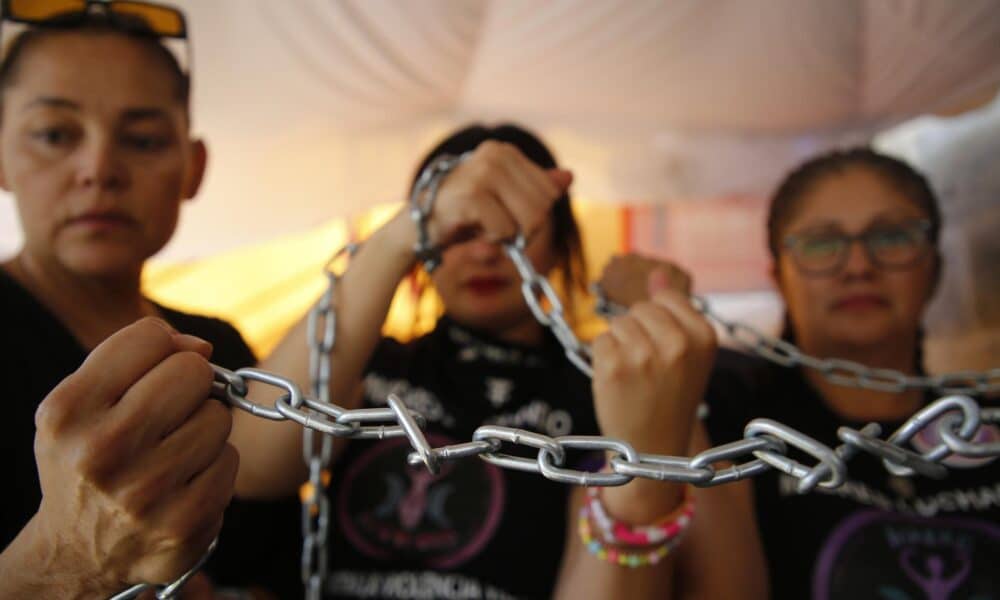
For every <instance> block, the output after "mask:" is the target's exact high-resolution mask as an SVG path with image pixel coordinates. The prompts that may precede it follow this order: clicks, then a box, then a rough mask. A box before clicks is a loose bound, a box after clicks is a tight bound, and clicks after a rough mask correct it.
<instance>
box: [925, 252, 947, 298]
mask: <svg viewBox="0 0 1000 600" xmlns="http://www.w3.org/2000/svg"><path fill="white" fill-rule="evenodd" d="M943 271H944V256H942V254H941V251H940V250H937V249H935V250H934V274H933V275H931V285H930V287H929V288H928V289H927V302H930V301H931V300H932V299H933V298H934V295H935V294H936V293H937V289H938V286H939V285H940V284H941V275H942V272H943Z"/></svg>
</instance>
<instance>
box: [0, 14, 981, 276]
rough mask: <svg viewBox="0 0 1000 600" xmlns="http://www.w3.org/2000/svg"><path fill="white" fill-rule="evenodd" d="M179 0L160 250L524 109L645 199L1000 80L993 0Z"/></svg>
mask: <svg viewBox="0 0 1000 600" xmlns="http://www.w3.org/2000/svg"><path fill="white" fill-rule="evenodd" d="M179 4H181V5H183V6H184V7H185V9H186V10H187V12H188V14H189V20H190V26H191V30H192V43H193V47H194V63H195V88H194V89H195V97H194V105H195V122H196V129H197V131H198V132H199V133H201V134H203V135H204V136H205V137H206V138H207V139H208V141H209V144H210V148H211V152H212V159H211V166H210V171H209V176H208V179H207V181H206V185H205V188H204V189H203V193H202V195H201V196H200V197H199V199H198V200H197V201H196V202H194V203H192V204H191V205H190V206H189V207H188V208H187V210H186V214H185V215H184V218H183V220H182V226H181V229H180V230H179V232H178V235H177V236H176V237H175V240H174V242H173V243H172V244H171V245H170V246H169V247H168V248H167V251H166V256H167V257H169V258H172V259H184V258H191V257H197V256H203V255H207V254H212V253H216V252H219V251H221V250H224V249H228V248H232V247H236V246H239V245H242V244H246V243H251V242H253V243H256V242H260V241H263V240H266V239H271V238H274V237H276V236H278V235H282V234H287V233H290V232H295V231H301V230H304V229H307V228H310V227H314V226H316V225H318V224H320V223H322V222H325V221H327V220H329V219H330V218H334V217H345V216H346V217H350V216H352V215H356V214H359V213H360V212H361V211H362V210H364V209H365V208H367V207H370V206H373V205H375V204H378V203H382V202H388V201H397V200H399V199H401V197H402V195H403V192H404V190H405V189H406V187H407V184H408V179H409V177H410V176H411V175H412V173H411V170H412V168H413V165H414V163H415V162H416V160H417V158H418V157H419V156H420V153H421V152H422V151H424V150H426V148H427V147H428V145H429V144H430V143H432V142H433V141H434V139H435V138H437V137H438V136H440V135H441V134H442V133H444V132H445V131H446V130H447V129H448V128H450V127H452V126H454V125H456V124H460V123H463V122H465V121H469V120H489V121H493V120H514V121H517V122H521V123H524V124H526V125H528V126H530V127H533V128H535V129H536V130H537V131H539V132H540V133H541V134H542V135H543V136H544V137H545V138H546V139H548V140H549V141H550V142H551V144H552V145H553V147H554V148H555V149H556V151H557V153H558V154H559V155H560V158H561V159H562V161H563V162H564V163H565V164H567V165H569V166H570V167H572V168H573V169H574V170H575V171H576V172H577V175H578V177H577V184H576V192H577V193H578V194H580V195H583V196H585V197H588V198H593V199H600V200H607V201H618V202H629V201H635V200H642V201H645V202H655V201H657V200H661V199H665V198H678V197H684V198H688V197H690V198H697V197H708V196H717V195H720V194H726V193H731V192H738V193H761V192H764V191H766V190H767V189H768V188H769V187H770V186H771V185H772V183H773V182H774V180H775V178H776V177H777V176H778V174H780V173H781V172H782V171H783V170H784V169H785V168H786V167H787V166H788V165H790V164H791V163H793V162H795V161H797V160H799V159H800V158H801V157H802V156H804V155H807V154H810V153H813V152H815V151H817V150H818V149H820V148H823V147H827V146H829V145H834V144H841V143H845V142H852V141H861V140H867V139H870V137H871V136H872V135H873V134H874V132H876V131H877V130H879V129H882V128H884V127H886V126H888V125H891V124H894V123H897V122H899V121H901V120H903V119H906V118H909V117H912V116H915V115H918V114H921V113H925V112H930V111H934V110H938V109H942V108H947V107H950V106H953V105H955V104H959V103H962V102H964V101H966V100H968V99H969V98H971V97H976V96H979V95H982V94H984V93H985V92H986V91H987V90H989V89H995V86H996V85H997V84H998V82H1000V0H963V2H941V1H937V0H894V1H889V0H816V1H811V2H801V1H800V0H767V1H758V2H747V1H744V0H716V1H712V2H706V1H704V0H672V1H670V2H662V1H658V0H656V1H654V0H604V1H601V2H591V1H588V0H551V1H548V2H537V1H536V0H468V1H463V0H421V1H419V2H415V1H412V0H284V1H281V2H275V1H273V0H213V1H212V2H204V1H199V0H183V1H181V2H179ZM4 204H5V205H4V206H0V253H2V252H4V251H5V250H6V251H9V250H11V249H12V248H14V247H16V244H17V241H16V240H17V234H16V224H15V218H14V215H13V211H12V210H11V208H10V205H9V201H7V200H5V201H4Z"/></svg>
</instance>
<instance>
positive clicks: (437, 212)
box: [231, 142, 571, 497]
mask: <svg viewBox="0 0 1000 600" xmlns="http://www.w3.org/2000/svg"><path fill="white" fill-rule="evenodd" d="M570 180H571V176H570V175H569V173H568V172H565V171H552V172H550V173H548V174H547V173H546V172H545V171H543V170H542V169H540V168H539V167H537V166H536V165H534V163H531V162H530V161H529V160H528V159H527V158H525V157H524V156H523V155H522V154H521V153H520V152H518V151H517V150H516V148H514V147H513V146H510V145H508V144H502V143H497V142H484V143H483V144H481V145H480V146H479V147H478V148H477V149H476V150H475V152H473V153H472V155H471V156H470V157H469V159H468V160H466V161H465V162H463V163H462V164H461V165H459V166H458V167H456V168H455V170H454V171H453V172H452V173H451V174H449V175H448V176H447V177H446V178H445V179H444V181H443V182H442V184H441V187H440V191H439V193H438V197H437V201H436V203H435V206H434V212H433V214H432V215H431V219H430V222H429V224H428V225H429V226H428V231H429V233H430V237H431V239H432V240H435V242H436V243H437V244H438V245H439V246H440V247H442V248H446V247H447V246H449V245H451V244H453V243H458V242H461V241H462V240H465V239H469V238H470V237H474V236H485V237H487V238H488V239H491V240H500V239H507V238H510V237H511V236H512V235H513V234H514V233H515V232H516V231H517V230H518V229H520V230H521V231H525V232H528V233H530V232H532V231H534V230H535V229H536V228H538V227H539V226H540V225H541V223H542V222H544V220H545V218H546V215H547V214H548V212H549V208H550V207H551V205H552V203H553V202H554V201H555V200H556V199H557V198H558V197H559V195H560V194H561V193H562V191H563V190H564V189H565V188H566V187H567V186H568V185H569V182H570ZM416 239H417V233H416V228H415V226H414V224H413V223H412V221H411V220H410V216H409V212H408V209H407V208H404V209H403V210H402V211H400V212H399V213H398V214H397V215H396V216H395V217H394V218H393V219H392V220H391V221H390V222H389V223H388V224H386V225H385V226H383V227H382V228H381V229H379V230H378V231H377V232H376V233H375V234H374V235H373V236H372V237H371V238H370V239H369V240H368V241H367V242H365V244H364V245H363V246H362V247H361V249H360V250H359V252H358V253H357V255H356V256H354V258H353V259H352V260H351V261H350V265H349V267H348V270H347V272H346V273H345V274H344V276H343V278H342V279H341V281H340V284H339V286H338V290H337V297H336V298H335V299H334V302H335V305H336V307H337V341H336V344H335V348H334V349H333V352H332V354H331V371H330V397H331V398H332V399H333V401H334V402H336V403H337V404H339V405H341V406H344V407H345V408H356V407H357V406H359V405H360V402H361V390H362V387H361V386H362V377H363V374H364V373H363V372H364V368H365V366H366V365H367V363H368V361H369V359H370V358H371V355H372V352H373V351H374V349H375V346H376V344H377V343H378V341H379V340H380V339H381V331H382V323H383V322H384V321H385V317H386V313H387V312H388V310H389V305H390V303H391V301H392V297H393V294H394V293H395V290H396V287H397V285H398V284H399V281H400V279H402V278H403V276H404V275H405V274H406V273H408V272H409V271H410V269H411V268H412V267H413V264H414V260H415V257H414V252H413V246H414V244H415V242H416ZM308 365H309V357H308V347H307V336H306V322H305V319H303V320H302V321H301V322H300V323H299V324H297V325H296V326H295V327H294V328H293V330H292V331H291V333H290V334H289V335H288V336H287V337H286V338H285V339H284V340H283V341H282V343H281V344H280V345H279V346H278V348H277V350H275V352H274V353H273V354H272V355H271V356H270V357H269V358H268V359H267V360H265V361H264V362H263V363H262V365H261V367H262V368H264V369H266V370H268V371H273V372H275V373H280V374H281V375H283V376H286V377H289V378H291V379H293V380H294V381H295V382H296V383H297V384H298V385H299V387H300V388H301V389H303V390H308V389H309V385H310V384H309V373H308ZM274 393H275V392H271V393H270V394H269V395H268V394H266V393H265V394H260V393H259V392H256V391H255V390H253V389H252V388H251V394H250V399H251V400H252V401H254V402H258V403H260V404H264V405H268V406H270V405H272V404H273V401H274V397H273V396H274ZM262 396H263V397H262ZM233 419H234V425H233V436H232V438H231V441H232V443H233V444H234V445H235V446H236V447H237V449H238V450H239V451H240V456H241V460H242V465H243V468H242V469H240V473H239V476H238V479H237V485H236V489H237V494H238V495H241V496H249V497H275V496H281V495H287V494H289V493H291V492H292V491H294V490H295V489H296V488H297V487H298V485H299V484H300V483H301V482H302V481H303V480H304V479H305V478H306V475H307V473H306V467H305V465H304V463H303V460H302V428H301V427H300V426H299V425H298V424H296V423H291V422H274V421H266V420H264V419H260V418H257V417H254V416H252V415H250V414H247V413H244V412H243V411H235V413H234V417H233ZM344 443H345V441H344V440H335V443H334V448H333V452H334V457H336V456H337V454H338V453H339V451H340V450H341V449H342V448H343V445H344Z"/></svg>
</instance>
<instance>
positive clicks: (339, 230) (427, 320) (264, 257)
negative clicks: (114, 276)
mask: <svg viewBox="0 0 1000 600" xmlns="http://www.w3.org/2000/svg"><path fill="white" fill-rule="evenodd" d="M398 210H399V204H390V205H384V206H379V207H377V208H375V209H373V210H371V211H369V212H368V213H366V214H364V215H363V216H361V217H360V218H358V219H357V220H356V221H355V223H353V224H352V225H349V224H348V223H347V222H346V221H344V220H336V221H333V222H330V223H328V224H326V225H324V226H322V227H319V228H317V229H315V230H313V231H308V232H305V233H302V234H298V235H293V236H288V237H285V238H281V239H278V240H274V241H271V242H267V243H263V244H259V245H254V246H249V247H246V248H241V249H239V250H236V251H233V252H228V253H225V254H221V255H218V256H213V257H208V258H205V259H202V260H198V261H194V262H190V263H167V262H162V261H155V260H154V261H151V262H150V264H149V265H148V266H147V268H146V270H145V272H144V274H143V286H144V289H145V291H146V293H147V294H148V295H149V296H150V297H152V298H153V299H154V300H156V301H158V302H160V303H162V304H164V305H166V306H170V307H171V308H176V309H178V310H182V311H186V312H192V313H197V314H204V315H211V316H215V317H219V318H221V319H225V320H227V321H229V322H230V323H232V324H234V325H235V326H236V327H237V328H239V330H240V331H241V332H242V333H243V336H244V337H245V338H246V340H247V342H248V343H249V344H250V346H251V347H252V348H253V350H254V352H256V353H257V356H258V357H263V356H266V355H267V354H268V353H269V352H271V350H272V349H273V348H274V347H275V346H276V345H277V343H278V342H279V341H280V340H281V338H282V337H283V336H284V335H285V333H286V332H287V331H288V329H289V328H290V327H291V326H292V325H294V324H295V323H296V322H297V321H298V320H299V319H301V318H302V317H303V315H305V313H306V311H308V309H309V307H310V306H311V305H312V304H313V303H314V302H315V301H316V299H317V298H318V297H319V295H320V294H321V293H322V292H323V289H324V287H325V285H326V278H325V277H324V276H323V273H322V269H323V267H324V265H325V264H326V262H327V260H329V258H330V256H331V255H332V253H333V252H335V251H336V250H337V249H339V248H340V247H342V246H343V245H344V244H346V243H348V241H350V240H351V239H364V238H366V237H368V236H369V235H370V234H371V233H372V232H374V231H375V230H376V229H377V228H378V227H380V226H381V225H382V224H384V223H385V222H386V221H387V220H388V219H390V218H391V217H392V215H394V214H395V213H396V211H398ZM574 212H575V213H576V216H577V220H578V221H579V223H580V226H581V228H582V230H583V231H584V233H585V234H584V247H585V252H586V253H587V257H588V260H589V268H590V271H591V273H590V279H594V278H595V277H596V276H597V275H599V274H600V269H601V268H602V267H603V265H604V263H605V262H606V261H607V260H608V258H609V257H610V256H611V255H612V254H614V253H615V252H617V251H619V249H620V248H621V246H622V240H621V239H620V238H621V235H622V228H621V225H620V223H621V213H620V209H618V208H616V207H613V206H610V205H607V204H601V203H595V202H580V201H578V200H574ZM352 234H353V235H352ZM557 289H558V288H557ZM576 304H577V313H578V314H577V315H576V326H577V330H578V333H579V334H580V335H581V337H584V338H586V339H589V338H592V337H593V336H594V335H596V334H597V333H598V332H599V331H600V330H601V328H602V327H603V322H602V321H601V320H600V319H597V318H595V317H594V316H593V303H592V301H591V300H590V299H589V298H588V299H585V300H584V301H578V302H577V303H576ZM440 310H441V307H440V303H439V301H438V300H437V299H436V297H435V296H434V294H424V295H423V296H422V297H421V299H420V305H419V306H418V305H417V296H416V294H415V293H414V287H413V281H412V280H410V279H407V280H404V281H403V282H402V283H401V284H400V286H399V289H398V290H397V292H396V297H395V299H394V300H393V303H392V306H391V308H390V310H389V314H388V316H387V318H386V324H385V327H384V332H385V333H386V334H387V335H392V336H393V337H397V338H399V339H402V340H406V339H409V338H410V337H412V336H414V335H419V334H421V333H423V332H425V331H426V330H427V329H428V328H429V327H430V326H431V325H432V324H433V322H434V320H435V319H436V318H437V315H438V314H439V313H440Z"/></svg>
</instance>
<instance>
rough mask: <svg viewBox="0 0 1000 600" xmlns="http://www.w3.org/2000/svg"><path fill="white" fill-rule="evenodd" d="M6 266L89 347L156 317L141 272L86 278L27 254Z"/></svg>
mask: <svg viewBox="0 0 1000 600" xmlns="http://www.w3.org/2000/svg"><path fill="white" fill-rule="evenodd" d="M2 268H3V269H4V271H6V272H7V273H8V274H9V275H10V276H11V277H13V278H14V279H15V280H16V281H17V282H18V283H20V284H21V285H22V286H23V287H24V288H25V289H26V290H28V292H29V293H30V294H31V295H32V296H34V297H35V299H36V300H38V301H39V302H41V304H42V305H44V306H45V307H46V308H47V309H48V310H49V311H50V312H52V313H53V314H54V315H55V316H56V317H57V318H58V319H59V320H60V321H61V322H62V323H63V324H64V325H66V327H67V328H68V329H69V330H70V333H72V334H73V337H75V338H76V339H77V341H79V342H80V344H81V345H83V347H84V348H85V349H86V350H88V351H89V350H92V349H93V348H94V347H96V346H97V345H98V344H100V343H101V342H102V341H104V339H105V338H107V337H108V336H110V335H111V334H112V333H114V332H116V331H118V330H119V329H121V328H122V327H125V326H126V325H128V324H130V323H132V322H134V321H136V320H137V319H140V318H142V317H145V316H154V315H157V310H156V308H155V306H154V305H153V303H152V302H150V301H149V300H147V299H146V298H144V297H143V295H142V292H141V290H140V285H139V282H140V275H141V273H140V272H138V271H136V272H134V273H126V274H122V275H115V276H108V277H93V276H86V275H80V274H78V273H74V272H72V271H70V270H68V269H66V268H64V267H62V266H61V265H57V264H54V263H52V262H50V261H44V260H37V259H35V258H34V257H32V256H30V255H29V254H27V253H24V252H22V253H21V254H19V255H18V256H17V257H15V258H14V259H13V260H12V261H10V262H8V263H6V264H4V265H2Z"/></svg>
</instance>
